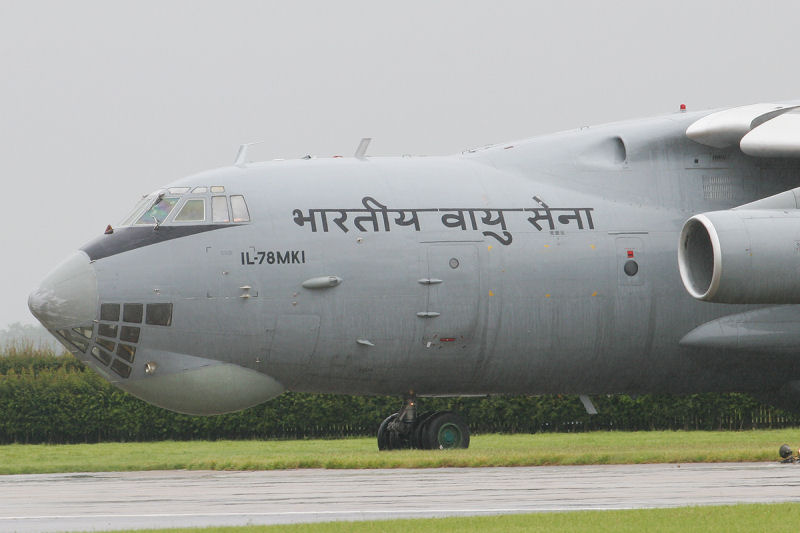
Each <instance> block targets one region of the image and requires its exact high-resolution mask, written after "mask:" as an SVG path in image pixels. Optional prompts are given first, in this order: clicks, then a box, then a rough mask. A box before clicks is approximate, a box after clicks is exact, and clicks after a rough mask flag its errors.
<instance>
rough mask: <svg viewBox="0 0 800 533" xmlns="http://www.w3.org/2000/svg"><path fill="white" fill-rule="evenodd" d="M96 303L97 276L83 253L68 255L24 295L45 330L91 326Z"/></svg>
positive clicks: (95, 311) (95, 313)
mask: <svg viewBox="0 0 800 533" xmlns="http://www.w3.org/2000/svg"><path fill="white" fill-rule="evenodd" d="M97 303H98V302H97V277H96V275H95V272H94V268H93V267H92V265H91V264H90V263H89V256H87V255H86V254H85V253H84V252H75V253H74V254H72V255H71V256H69V257H68V258H67V259H66V260H65V261H64V262H63V263H61V264H60V265H58V266H57V267H56V268H55V269H54V270H53V271H52V272H50V274H48V275H47V277H45V278H44V280H43V281H42V283H41V284H40V285H39V286H38V287H37V288H36V289H34V290H33V292H31V293H30V295H29V296H28V308H29V309H30V310H31V313H33V315H34V316H35V317H36V318H37V319H38V320H39V322H41V323H42V325H43V326H44V327H46V328H47V329H49V330H58V329H64V328H74V327H79V326H84V325H91V324H92V320H94V319H95V317H96V315H97Z"/></svg>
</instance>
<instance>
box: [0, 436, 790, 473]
mask: <svg viewBox="0 0 800 533" xmlns="http://www.w3.org/2000/svg"><path fill="white" fill-rule="evenodd" d="M798 437H800V430H796V429H795V430H793V429H783V430H762V431H739V432H730V431H688V432H683V431H647V432H607V431H598V432H592V433H547V434H537V435H478V436H474V437H473V439H472V442H471V445H470V448H469V449H467V450H446V451H441V450H401V451H392V452H378V451H377V446H376V444H375V439H374V438H355V439H340V440H302V441H216V442H208V441H193V442H175V441H166V442H134V443H102V444H71V445H43V444H36V445H21V444H12V445H5V446H0V474H27V473H46V472H103V471H132V470H174V469H189V470H200V469H202V470H276V469H289V468H436V467H446V466H461V467H469V466H537V465H584V464H623V463H690V462H725V461H732V462H742V461H776V460H778V447H779V446H780V445H781V444H783V443H784V442H786V443H789V444H791V445H792V447H793V448H794V447H795V446H796V444H797V440H798Z"/></svg>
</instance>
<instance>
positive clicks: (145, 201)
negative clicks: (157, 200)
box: [120, 196, 154, 226]
mask: <svg viewBox="0 0 800 533" xmlns="http://www.w3.org/2000/svg"><path fill="white" fill-rule="evenodd" d="M153 198H154V197H152V196H142V199H141V200H139V201H138V202H136V206H134V208H133V210H132V211H131V212H130V213H129V214H128V216H127V217H125V219H124V220H123V221H122V222H121V223H120V226H130V225H131V224H133V221H134V220H136V219H137V218H139V215H141V214H142V211H144V210H145V209H147V206H148V205H150V204H151V203H152V202H153Z"/></svg>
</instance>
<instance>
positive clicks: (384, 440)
mask: <svg viewBox="0 0 800 533" xmlns="http://www.w3.org/2000/svg"><path fill="white" fill-rule="evenodd" d="M395 418H397V413H394V414H391V415H389V416H387V417H386V418H385V419H384V420H383V422H381V425H380V427H378V450H379V451H384V450H393V449H394V446H393V444H395V442H394V441H395V440H396V439H393V438H391V432H390V431H389V430H388V429H386V426H388V425H389V422H391V421H392V420H394V419H395Z"/></svg>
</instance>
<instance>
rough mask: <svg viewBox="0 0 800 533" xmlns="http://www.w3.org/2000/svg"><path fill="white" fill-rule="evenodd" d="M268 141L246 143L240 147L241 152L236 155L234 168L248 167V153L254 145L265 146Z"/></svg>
mask: <svg viewBox="0 0 800 533" xmlns="http://www.w3.org/2000/svg"><path fill="white" fill-rule="evenodd" d="M265 142H267V141H256V142H252V143H246V144H241V145H239V151H238V152H237V153H236V161H234V162H233V166H235V167H240V168H244V167H246V166H247V151H248V150H249V149H250V147H251V146H253V145H254V144H264V143H265Z"/></svg>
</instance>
